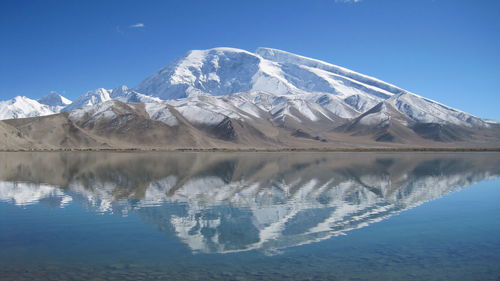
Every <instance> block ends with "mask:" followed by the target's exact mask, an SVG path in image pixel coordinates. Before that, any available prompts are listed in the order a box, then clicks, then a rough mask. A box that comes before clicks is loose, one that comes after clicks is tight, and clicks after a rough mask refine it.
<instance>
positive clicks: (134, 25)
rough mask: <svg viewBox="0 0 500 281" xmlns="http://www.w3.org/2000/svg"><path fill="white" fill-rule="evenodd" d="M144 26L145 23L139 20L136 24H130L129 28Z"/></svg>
mask: <svg viewBox="0 0 500 281" xmlns="http://www.w3.org/2000/svg"><path fill="white" fill-rule="evenodd" d="M144 26H145V25H144V24H143V23H142V22H139V23H136V24H132V25H129V26H128V27H129V28H143V27H144Z"/></svg>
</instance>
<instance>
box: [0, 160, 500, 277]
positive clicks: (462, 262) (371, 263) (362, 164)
mask: <svg viewBox="0 0 500 281" xmlns="http://www.w3.org/2000/svg"><path fill="white" fill-rule="evenodd" d="M499 175H500V154H498V153H93V152H89V153H0V249H1V250H0V265H1V266H0V280H500V235H499V233H500V203H499V201H500V180H498V179H497V177H498V176H499Z"/></svg>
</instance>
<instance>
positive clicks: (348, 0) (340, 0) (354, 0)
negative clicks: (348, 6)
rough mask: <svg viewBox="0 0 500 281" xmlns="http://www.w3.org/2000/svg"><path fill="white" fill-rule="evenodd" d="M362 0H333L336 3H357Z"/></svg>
mask: <svg viewBox="0 0 500 281" xmlns="http://www.w3.org/2000/svg"><path fill="white" fill-rule="evenodd" d="M361 1H362V0H335V2H336V3H359V2H361Z"/></svg>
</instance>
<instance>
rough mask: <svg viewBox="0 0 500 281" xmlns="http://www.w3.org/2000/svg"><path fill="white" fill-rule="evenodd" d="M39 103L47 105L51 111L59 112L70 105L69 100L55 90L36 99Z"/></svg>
mask: <svg viewBox="0 0 500 281" xmlns="http://www.w3.org/2000/svg"><path fill="white" fill-rule="evenodd" d="M37 101H38V102H39V103H41V104H45V105H47V106H49V108H50V109H51V110H52V111H53V112H61V110H62V109H63V108H64V107H66V106H68V105H70V104H71V101H70V100H69V99H67V98H65V97H63V96H61V95H60V94H59V93H57V92H50V93H49V94H48V95H46V96H44V97H42V98H40V99H38V100H37Z"/></svg>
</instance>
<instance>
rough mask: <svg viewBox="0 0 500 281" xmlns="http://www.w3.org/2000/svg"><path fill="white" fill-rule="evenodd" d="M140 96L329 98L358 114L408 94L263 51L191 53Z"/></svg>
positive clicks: (151, 80) (343, 71)
mask: <svg viewBox="0 0 500 281" xmlns="http://www.w3.org/2000/svg"><path fill="white" fill-rule="evenodd" d="M135 90H136V91H138V92H140V93H143V94H146V95H151V96H155V97H159V98H161V99H163V100H168V99H175V98H184V97H189V96H192V95H197V94H200V93H205V94H210V95H215V96H221V95H230V94H235V93H241V92H252V91H257V92H266V93H270V94H273V95H278V96H279V95H294V94H307V93H325V94H332V95H334V96H336V97H337V98H338V99H339V100H340V101H343V102H344V103H345V104H347V105H348V106H349V107H351V108H352V109H354V110H356V111H358V112H363V111H365V110H367V109H369V108H370V107H372V106H374V105H375V104H376V103H378V102H380V101H382V100H383V99H386V98H388V97H390V96H391V95H393V94H396V93H401V92H403V91H404V90H402V89H400V88H397V87H395V86H392V85H390V84H387V83H384V82H382V81H380V80H377V79H374V78H371V77H368V76H364V75H362V74H359V73H356V72H353V71H349V70H347V69H344V68H341V67H338V66H335V65H332V64H328V63H325V62H321V61H317V60H313V59H308V58H305V57H301V56H298V55H293V54H290V53H286V52H283V51H279V50H274V49H268V48H259V49H258V50H257V51H256V53H250V52H248V51H244V50H239V49H234V48H215V49H209V50H195V51H190V52H189V53H188V54H187V55H186V56H185V57H183V58H181V59H179V60H178V61H176V62H175V63H173V64H171V65H169V66H167V67H165V68H163V69H161V70H160V71H159V72H157V73H156V74H154V75H152V76H150V77H149V78H147V79H145V80H144V81H143V82H142V83H140V84H139V85H138V86H137V87H136V88H135Z"/></svg>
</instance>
